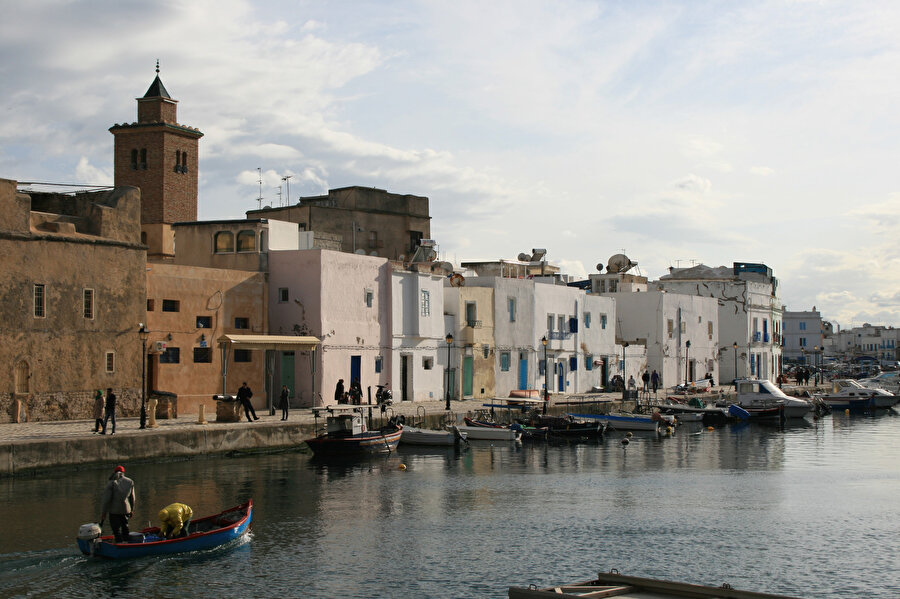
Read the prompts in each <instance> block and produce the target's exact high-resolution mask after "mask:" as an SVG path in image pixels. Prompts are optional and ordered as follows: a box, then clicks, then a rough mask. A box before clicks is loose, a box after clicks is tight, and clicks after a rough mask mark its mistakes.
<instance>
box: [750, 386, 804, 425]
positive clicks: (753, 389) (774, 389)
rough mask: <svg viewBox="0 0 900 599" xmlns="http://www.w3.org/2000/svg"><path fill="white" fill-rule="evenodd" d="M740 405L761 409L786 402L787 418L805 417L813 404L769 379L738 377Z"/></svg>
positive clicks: (785, 413)
mask: <svg viewBox="0 0 900 599" xmlns="http://www.w3.org/2000/svg"><path fill="white" fill-rule="evenodd" d="M735 382H736V383H737V401H736V402H735V403H736V404H737V405H738V406H740V407H742V408H744V409H745V410H753V409H756V410H759V409H766V408H772V407H775V406H778V405H779V404H784V417H785V418H803V417H804V416H806V414H808V413H809V411H810V410H812V408H813V406H812V404H811V403H810V402H808V401H806V400H805V399H800V398H798V397H791V396H790V395H788V394H786V393H785V392H784V391H782V390H781V389H779V388H778V386H777V385H776V384H775V383H773V382H772V381H770V380H767V379H737V381H735Z"/></svg>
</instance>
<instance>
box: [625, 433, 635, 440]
mask: <svg viewBox="0 0 900 599" xmlns="http://www.w3.org/2000/svg"><path fill="white" fill-rule="evenodd" d="M625 436H626V437H628V438H629V439H630V438H631V437H633V436H634V433H633V432H631V431H628V432H627V433H625Z"/></svg>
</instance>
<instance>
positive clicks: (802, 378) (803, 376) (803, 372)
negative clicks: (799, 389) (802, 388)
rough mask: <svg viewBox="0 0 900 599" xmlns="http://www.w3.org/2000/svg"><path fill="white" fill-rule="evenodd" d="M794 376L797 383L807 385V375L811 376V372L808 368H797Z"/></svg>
mask: <svg viewBox="0 0 900 599" xmlns="http://www.w3.org/2000/svg"><path fill="white" fill-rule="evenodd" d="M794 376H795V377H796V378H797V384H798V385H809V377H810V376H812V372H810V371H809V369H808V368H798V369H797V372H795V373H794Z"/></svg>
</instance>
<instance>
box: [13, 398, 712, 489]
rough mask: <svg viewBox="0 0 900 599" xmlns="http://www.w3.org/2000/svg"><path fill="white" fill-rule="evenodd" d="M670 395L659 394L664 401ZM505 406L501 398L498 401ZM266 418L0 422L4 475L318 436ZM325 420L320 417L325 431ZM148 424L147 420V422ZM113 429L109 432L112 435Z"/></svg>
mask: <svg viewBox="0 0 900 599" xmlns="http://www.w3.org/2000/svg"><path fill="white" fill-rule="evenodd" d="M729 395H730V387H717V388H715V389H714V390H713V392H712V393H709V394H705V395H703V396H702V397H704V398H705V399H707V400H711V399H714V398H723V399H727V398H728V397H729ZM663 397H664V393H663V392H662V391H661V392H660V393H659V398H660V399H661V398H663ZM621 398H622V395H621V393H598V394H590V395H580V396H551V402H550V408H549V409H550V411H551V412H552V413H565V412H574V411H583V409H584V408H582V407H579V406H578V403H579V402H584V404H585V405H587V406H591V408H592V409H597V410H599V411H602V412H608V411H611V410H620V409H623V407H624V409H626V410H627V409H630V408H631V407H632V405H629V404H631V402H626V403H625V405H624V406H623V403H622V401H621ZM498 401H502V400H498ZM485 403H490V401H489V400H484V399H477V400H466V401H457V400H454V401H452V402H451V411H450V414H449V415H448V414H447V412H446V410H445V402H444V400H437V401H425V402H395V403H394V405H393V406H391V407H389V408H388V411H387V413H386V416H388V417H389V416H391V415H399V414H402V415H404V416H405V417H406V419H407V422H411V421H413V420H415V421H417V422H418V421H419V420H421V418H422V417H423V415H424V417H425V418H426V426H429V427H434V428H437V427H439V426H440V425H441V424H442V423H443V422H445V421H446V420H447V419H449V420H450V421H452V422H459V421H461V420H462V417H463V416H465V415H467V414H473V413H474V412H475V410H478V409H483V405H484V404H485ZM257 414H259V416H260V419H259V420H257V421H254V422H247V420H246V419H245V418H242V419H241V420H239V421H237V422H217V421H216V419H215V415H210V417H208V419H207V423H206V424H200V423H198V422H197V415H196V414H186V415H183V416H181V417H179V418H174V419H160V420H157V421H156V424H157V426H156V427H155V428H149V427H148V428H146V429H143V430H141V429H140V421H139V419H138V418H137V417H124V418H118V422H117V427H116V434H115V435H112V434H107V435H105V436H104V435H99V434H95V433H94V432H93V429H94V421H93V420H66V421H46V422H25V423H18V424H0V477H4V476H22V475H30V474H34V473H36V472H39V471H42V470H48V469H54V468H67V469H72V468H75V469H78V468H81V467H95V466H100V465H109V464H114V463H119V462H128V461H148V460H159V459H190V458H197V457H202V456H213V455H223V454H229V453H236V452H264V451H277V450H289V449H293V448H303V447H305V446H304V445H303V441H304V440H305V439H308V438H310V437H312V436H314V434H315V426H316V425H315V419H314V417H313V412H312V410H311V409H310V408H295V409H292V410H291V412H290V418H289V420H288V421H286V422H285V421H282V420H281V412H280V410H278V411H276V412H275V414H274V415H270V414H269V413H268V411H266V410H259V411H258V412H257ZM372 416H373V426H378V425H379V423H380V422H382V419H383V417H382V415H381V411H380V409H379V408H378V407H377V406H373V407H372ZM323 424H324V421H323V419H322V418H320V419H319V426H322V425H323ZM148 425H149V421H148ZM111 432H112V431H111V424H110V429H109V430H108V431H107V433H111Z"/></svg>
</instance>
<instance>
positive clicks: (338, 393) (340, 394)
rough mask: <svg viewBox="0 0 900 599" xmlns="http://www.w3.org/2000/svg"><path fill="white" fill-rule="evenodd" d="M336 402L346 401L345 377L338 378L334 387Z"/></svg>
mask: <svg viewBox="0 0 900 599" xmlns="http://www.w3.org/2000/svg"><path fill="white" fill-rule="evenodd" d="M334 403H344V379H338V382H337V385H336V386H335V388H334Z"/></svg>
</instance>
